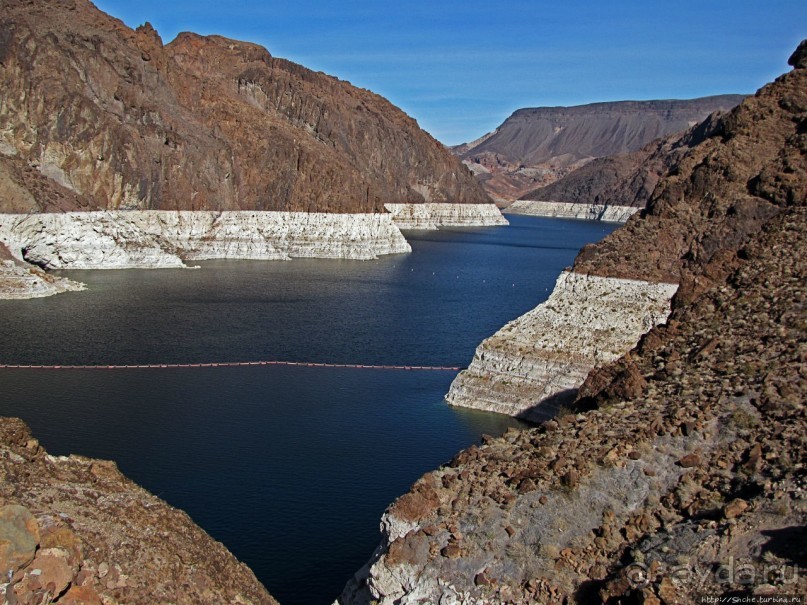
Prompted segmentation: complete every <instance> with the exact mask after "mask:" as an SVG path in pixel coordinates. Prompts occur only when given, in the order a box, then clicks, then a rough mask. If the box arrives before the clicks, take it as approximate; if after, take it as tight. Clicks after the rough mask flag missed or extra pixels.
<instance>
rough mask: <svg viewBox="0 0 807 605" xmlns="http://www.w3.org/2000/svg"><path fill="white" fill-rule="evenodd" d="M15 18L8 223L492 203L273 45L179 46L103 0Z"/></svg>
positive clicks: (1, 122) (2, 177)
mask: <svg viewBox="0 0 807 605" xmlns="http://www.w3.org/2000/svg"><path fill="white" fill-rule="evenodd" d="M0 6H2V11H0V31H2V32H3V35H2V36H0V89H2V91H3V98H2V102H1V103H0V156H2V159H0V192H3V191H4V190H7V191H9V192H10V193H13V195H10V196H8V197H5V196H0V211H5V212H9V211H14V212H29V211H34V212H38V211H49V210H56V209H62V210H64V209H71V210H78V209H119V208H125V209H146V210H281V211H306V212H341V213H345V212H360V213H367V212H382V211H383V204H384V203H387V202H401V203H411V202H424V201H425V202H488V201H489V198H488V197H487V195H486V194H485V193H484V191H483V190H482V188H481V187H480V186H479V185H478V184H477V183H476V181H475V180H474V178H473V176H472V175H471V173H470V172H469V171H468V170H467V169H466V168H465V167H464V166H463V165H462V164H461V162H460V161H459V160H458V159H457V158H456V157H453V156H452V155H451V154H450V153H449V152H448V151H447V150H446V149H445V148H444V147H443V146H442V145H441V144H440V143H439V142H438V141H436V140H435V139H434V138H432V137H431V136H430V135H429V134H428V133H426V132H425V131H423V130H421V129H420V128H419V126H418V125H417V122H416V121H415V120H413V119H412V118H410V117H409V116H407V115H406V114H404V113H403V112H402V111H401V110H400V109H398V108H397V107H395V106H394V105H392V104H391V103H390V102H389V101H387V100H386V99H384V98H382V97H380V96H378V95H376V94H373V93H372V92H370V91H367V90H363V89H360V88H357V87H354V86H352V85H350V84H349V83H348V82H343V81H340V80H338V79H337V78H334V77H331V76H328V75H326V74H323V73H318V72H314V71H311V70H308V69H306V68H305V67H302V66H300V65H297V64H295V63H292V62H290V61H286V60H284V59H281V58H278V57H273V56H272V55H270V53H269V52H267V51H266V49H264V48H262V47H260V46H258V45H255V44H250V43H248V42H241V41H237V40H230V39H227V38H223V37H221V36H199V35H196V34H192V33H181V34H179V35H178V36H177V38H176V39H175V40H173V41H172V42H170V43H169V44H163V41H162V40H161V38H160V36H159V35H158V33H157V32H156V31H155V30H154V29H153V28H152V27H151V25H149V24H145V25H143V26H141V27H138V28H137V29H136V30H132V29H130V28H128V27H127V26H126V25H125V24H124V23H122V22H121V21H119V20H117V19H114V18H112V17H110V16H108V15H106V14H104V13H102V12H101V11H99V10H98V9H97V8H96V7H95V6H94V5H93V4H92V3H91V2H89V1H88V0H41V1H38V2H23V1H21V0H3V1H2V3H0ZM3 181H7V182H8V185H5V184H4V182H3ZM43 181H44V182H43Z"/></svg>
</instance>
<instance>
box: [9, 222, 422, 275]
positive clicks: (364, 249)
mask: <svg viewBox="0 0 807 605" xmlns="http://www.w3.org/2000/svg"><path fill="white" fill-rule="evenodd" d="M0 241H2V242H4V243H5V244H6V245H7V246H8V248H9V249H10V250H11V251H12V253H13V254H14V256H16V257H17V258H20V259H21V260H25V261H26V262H28V263H31V264H34V265H37V266H40V267H43V268H47V269H123V268H133V267H134V268H149V267H152V268H158V267H183V266H185V261H195V260H206V259H214V258H224V259H289V258H293V257H316V258H349V259H373V258H377V257H378V255H382V254H394V253H401V252H409V251H410V250H411V247H410V246H409V244H408V243H407V242H406V240H405V239H404V237H403V235H402V234H401V232H400V230H399V229H398V228H397V227H396V226H395V225H394V224H393V222H392V218H391V216H390V215H388V214H326V213H305V212H246V211H245V212H199V211H197V212H191V211H179V212H171V211H156V210H151V211H106V212H70V213H62V214H55V213H49V214H32V215H19V214H17V215H14V214H0Z"/></svg>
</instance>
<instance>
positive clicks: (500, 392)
mask: <svg viewBox="0 0 807 605" xmlns="http://www.w3.org/2000/svg"><path fill="white" fill-rule="evenodd" d="M676 288H677V286H675V285H674V284H653V283H649V282H643V281H634V280H622V279H613V278H608V277H597V276H589V275H582V274H579V273H569V272H564V273H562V274H561V276H560V277H559V278H558V281H557V283H556V284H555V288H554V289H553V290H552V295H551V296H550V297H549V300H547V301H546V302H545V303H543V304H541V305H538V306H537V307H536V308H535V309H533V310H532V311H529V312H528V313H526V314H524V315H522V316H521V317H519V318H518V319H515V320H514V321H511V322H510V323H508V324H507V325H506V326H504V327H503V328H502V329H501V330H499V331H498V332H496V334H494V335H493V336H491V337H490V338H487V339H485V340H484V341H483V342H482V344H480V345H479V347H478V348H477V349H476V352H475V353H474V357H473V360H472V361H471V364H470V366H468V369H466V370H463V371H462V372H460V373H459V375H458V376H457V377H456V378H455V379H454V382H453V383H452V384H451V389H450V391H449V392H448V395H446V401H448V403H450V404H451V405H457V406H461V407H469V408H476V409H482V410H488V411H491V412H499V413H502V414H508V415H510V416H519V417H521V418H524V419H527V420H540V419H544V418H545V415H544V410H543V408H542V407H541V406H539V405H538V404H539V403H540V402H542V401H544V400H545V399H547V398H550V397H552V398H553V399H554V403H555V405H557V404H562V403H569V402H571V401H572V400H573V399H574V397H575V394H576V391H577V387H579V386H580V385H581V384H582V382H583V380H585V378H586V376H587V375H588V373H589V371H590V370H591V369H592V368H594V367H597V366H601V365H604V364H606V363H608V362H611V361H614V360H615V359H617V358H618V357H620V356H621V355H622V354H623V353H624V352H625V351H628V350H630V349H631V348H633V347H634V346H635V345H636V343H637V342H638V341H639V338H640V337H641V336H642V335H643V334H644V333H645V332H647V331H648V330H650V328H652V327H653V326H656V325H658V324H660V323H663V322H664V321H665V320H666V319H667V315H668V314H669V311H670V299H671V298H672V296H673V294H675V290H676Z"/></svg>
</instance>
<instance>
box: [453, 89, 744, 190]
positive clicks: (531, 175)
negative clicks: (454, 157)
mask: <svg viewBox="0 0 807 605" xmlns="http://www.w3.org/2000/svg"><path fill="white" fill-rule="evenodd" d="M742 99H743V96H742V95H719V96H714V97H703V98H700V99H689V100H665V101H619V102H612V103H592V104H589V105H578V106H574V107H535V108H528V109H519V110H518V111H516V112H515V113H513V115H512V116H510V117H509V118H507V120H505V121H504V122H503V123H502V125H501V126H499V128H497V129H496V130H495V131H494V132H492V133H489V134H488V135H485V136H484V137H482V138H481V139H479V140H478V141H475V142H474V143H471V144H466V145H460V146H458V147H456V148H454V152H455V153H457V154H458V155H459V156H460V157H461V158H462V159H463V161H464V162H465V163H466V164H467V165H468V166H469V167H470V168H471V169H472V170H473V171H474V172H475V173H476V174H477V176H478V178H479V179H480V181H481V182H482V183H483V184H484V186H485V187H486V189H487V190H488V192H489V193H490V194H491V195H492V196H493V197H495V198H498V199H502V200H514V199H518V198H520V197H522V196H524V195H525V194H526V193H527V192H530V191H532V190H534V189H537V188H539V187H543V186H546V185H549V184H550V183H552V182H554V181H555V180H557V179H558V178H560V177H563V176H565V175H566V174H569V173H570V172H572V171H574V170H575V169H578V168H580V167H581V166H584V165H585V164H586V163H588V162H590V161H591V160H592V159H594V158H600V157H605V156H612V155H618V154H628V153H632V152H638V151H639V150H641V149H642V147H644V146H645V145H647V144H648V143H650V142H651V141H653V140H655V139H658V138H662V137H665V136H667V135H670V134H673V133H679V132H683V131H685V130H687V129H688V128H690V127H691V126H693V125H695V124H697V123H699V122H701V121H702V120H703V119H705V118H706V117H707V116H708V115H709V114H710V113H712V112H715V111H724V110H728V109H731V108H732V107H734V106H735V105H737V104H738V103H739V102H740V101H741V100H742ZM622 163H623V162H622V161H620V160H617V161H615V162H611V163H609V164H608V165H606V166H598V168H599V169H605V170H606V175H605V177H600V178H607V177H608V174H607V173H608V172H619V171H620V170H622V171H624V170H625V167H623V166H622V165H621V164H622ZM629 163H630V164H632V162H629ZM650 178H652V177H650ZM636 185H637V187H638V188H639V190H641V188H642V186H643V184H642V183H636ZM649 185H651V183H648V184H647V185H644V186H645V187H646V186H649ZM651 191H652V188H651ZM529 199H541V200H551V201H571V200H567V199H557V198H555V197H547V196H545V195H544V196H539V197H534V196H533V197H530V198H529ZM645 199H646V198H645ZM594 203H599V202H594ZM618 205H626V206H630V205H633V204H630V203H627V204H626V203H621V204H618Z"/></svg>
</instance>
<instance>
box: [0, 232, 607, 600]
mask: <svg viewBox="0 0 807 605" xmlns="http://www.w3.org/2000/svg"><path fill="white" fill-rule="evenodd" d="M508 219H509V220H510V222H511V225H510V226H509V227H491V228H484V229H446V230H442V231H438V232H406V233H405V235H406V236H407V239H408V240H409V241H410V243H411V244H412V253H410V254H403V255H391V256H385V257H382V258H380V259H379V260H376V261H340V260H317V259H295V260H292V261H287V262H283V261H255V262H253V261H210V262H204V263H200V265H201V267H200V268H199V269H195V270H190V269H160V270H125V271H72V272H69V273H66V274H65V275H66V276H68V277H71V278H73V279H76V280H78V281H82V282H84V283H86V284H87V286H88V290H87V291H84V292H76V293H68V294H61V295H58V296H54V297H51V298H45V299H35V300H28V301H0V343H2V346H0V364H26V365H27V364H31V365H38V364H44V365H108V364H121V365H138V364H186V363H211V362H218V363H220V362H242V361H272V360H282V361H292V362H313V363H334V364H361V365H400V366H450V367H455V366H456V367H464V366H466V365H467V364H468V363H469V362H470V360H471V357H472V356H473V352H474V349H475V348H476V346H477V345H478V344H479V343H480V342H481V341H482V340H483V339H484V338H486V337H487V336H490V335H491V334H492V333H493V332H495V331H496V330H497V329H499V328H500V327H502V326H503V325H504V324H505V323H507V321H509V320H511V319H514V318H516V317H517V316H519V315H521V314H522V313H524V312H526V311H527V310H529V309H531V308H533V307H534V306H536V305H537V304H538V303H540V302H542V301H543V300H545V299H546V298H547V297H548V296H549V294H550V292H551V290H552V286H553V285H554V282H555V279H556V278H557V276H558V275H559V273H560V272H561V271H562V270H563V269H564V268H565V267H567V266H570V265H571V264H572V261H573V259H574V257H575V255H576V254H577V252H578V250H579V249H580V248H581V247H582V246H583V245H585V244H587V243H590V242H593V241H597V240H599V239H601V238H602V237H604V236H605V235H606V234H608V233H609V232H611V231H612V230H613V229H614V228H616V226H617V225H613V224H605V223H597V222H586V221H568V220H557V219H544V218H536V217H528V216H510V217H508ZM453 378H454V373H453V372H451V371H412V370H380V369H356V368H328V367H306V366H274V365H272V366H246V367H206V368H161V369H116V370H114V369H113V370H99V369H71V370H66V369H61V370H41V369H0V393H2V396H0V415H4V416H17V417H20V418H22V419H23V420H25V422H27V423H28V424H29V425H30V426H31V428H32V431H33V433H34V436H35V437H37V438H38V439H39V440H40V441H41V442H42V444H43V445H44V446H45V447H46V448H47V449H48V451H49V452H50V453H51V454H54V455H63V454H69V453H76V454H82V455H85V456H91V457H95V458H105V459H112V460H115V461H116V462H117V463H118V466H119V467H120V469H121V470H122V471H123V472H124V473H125V474H126V475H128V476H129V477H130V478H132V479H134V480H135V481H137V482H138V483H140V484H141V485H143V486H144V487H146V488H147V489H149V490H150V491H151V492H153V493H155V494H157V495H158V496H160V497H161V498H163V499H164V500H166V501H167V502H168V503H170V504H172V505H174V506H177V507H179V508H182V509H184V510H185V511H187V512H188V513H189V514H190V515H191V517H192V518H193V519H194V520H195V521H196V522H197V523H198V524H199V525H201V526H202V527H203V528H204V529H205V530H206V531H207V532H208V533H210V534H211V535H212V536H213V537H214V538H216V539H217V540H220V541H221V542H223V543H224V544H225V545H226V546H227V547H228V548H229V549H230V550H231V551H232V552H233V553H234V554H235V555H236V556H237V557H238V558H239V559H240V560H242V561H244V562H245V563H246V564H248V565H249V566H250V567H251V568H252V569H253V571H254V572H255V574H256V575H257V576H258V579H259V580H261V581H262V582H263V583H264V584H265V585H266V587H267V588H268V590H269V591H270V592H271V593H272V594H273V595H274V596H275V597H276V598H277V599H278V600H279V601H280V602H281V603H283V604H284V605H290V604H311V603H314V604H316V603H323V604H326V603H330V602H331V601H332V600H333V599H334V598H335V597H336V596H337V595H338V594H339V593H340V592H341V590H342V587H343V586H344V584H345V582H346V581H347V580H348V578H349V577H350V576H351V575H352V574H353V573H354V572H355V571H357V570H358V569H359V568H360V567H361V566H362V565H363V564H364V563H365V562H366V560H367V559H368V558H369V556H370V554H371V553H372V551H373V549H374V548H375V546H376V545H377V543H378V541H379V534H378V525H379V521H380V518H381V515H382V513H383V512H384V509H385V508H386V506H388V505H389V504H390V503H391V502H392V501H393V500H394V499H395V498H396V497H397V496H399V495H401V494H403V493H404V492H405V491H406V490H407V489H408V487H409V486H410V485H411V484H412V483H413V482H414V481H415V480H416V479H417V478H418V477H419V476H420V475H421V474H423V473H424V472H426V471H428V470H431V469H433V468H435V467H437V466H439V465H440V464H442V463H444V462H447V461H449V460H450V459H451V458H452V457H453V456H454V455H455V454H457V453H458V452H459V451H460V450H461V449H462V448H464V447H467V446H469V445H471V444H473V443H477V442H478V441H479V439H480V437H481V435H482V434H483V433H490V434H498V433H501V432H503V431H505V430H506V429H507V428H508V427H509V426H518V422H517V421H515V420H512V419H510V418H507V417H503V416H499V415H495V414H488V413H482V412H473V411H468V410H458V409H452V408H449V407H448V406H447V405H446V404H445V403H444V402H443V396H444V395H445V393H446V392H447V391H448V388H449V385H450V383H451V381H452V379H453Z"/></svg>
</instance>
